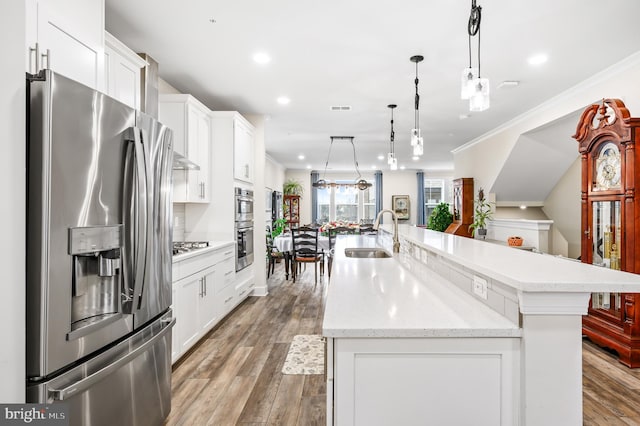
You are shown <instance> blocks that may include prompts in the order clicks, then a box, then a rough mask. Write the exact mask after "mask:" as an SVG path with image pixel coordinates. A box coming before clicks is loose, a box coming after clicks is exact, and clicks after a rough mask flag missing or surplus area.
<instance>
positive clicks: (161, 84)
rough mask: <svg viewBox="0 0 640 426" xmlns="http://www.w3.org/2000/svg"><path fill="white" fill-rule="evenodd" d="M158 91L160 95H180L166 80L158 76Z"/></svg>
mask: <svg viewBox="0 0 640 426" xmlns="http://www.w3.org/2000/svg"><path fill="white" fill-rule="evenodd" d="M158 93H159V94H160V95H180V94H181V93H180V91H179V90H178V89H176V88H175V87H173V86H172V85H171V84H169V83H168V82H167V81H166V80H163V79H162V78H160V77H158Z"/></svg>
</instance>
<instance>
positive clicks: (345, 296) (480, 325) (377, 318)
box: [323, 236, 521, 338]
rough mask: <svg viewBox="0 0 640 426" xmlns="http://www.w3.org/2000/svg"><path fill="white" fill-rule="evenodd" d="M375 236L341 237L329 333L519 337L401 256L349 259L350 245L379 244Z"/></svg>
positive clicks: (518, 332) (327, 307) (330, 291)
mask: <svg viewBox="0 0 640 426" xmlns="http://www.w3.org/2000/svg"><path fill="white" fill-rule="evenodd" d="M375 246H376V238H375V237H372V236H339V237H338V239H337V242H336V249H335V259H334V261H333V269H332V272H331V281H330V283H329V288H328V291H327V300H326V305H325V312H324V322H323V334H324V335H325V336H327V337H356V338H357V337H519V336H520V335H521V330H520V329H519V328H518V326H517V325H516V324H513V323H512V322H511V321H509V320H508V319H506V318H505V317H503V316H502V315H500V314H498V313H496V312H494V311H493V310H491V309H490V308H489V307H487V306H485V305H483V304H482V303H479V302H478V301H476V300H474V299H473V296H471V295H469V294H467V293H465V292H464V291H462V290H460V289H459V288H457V287H456V286H454V285H451V284H450V283H448V282H446V281H445V280H444V279H443V278H442V277H440V276H439V275H437V274H436V273H435V272H434V273H433V274H429V275H427V276H421V277H417V276H415V275H413V274H412V273H411V272H409V271H407V270H406V269H405V268H404V267H403V266H402V265H401V263H400V262H399V261H398V259H397V256H401V255H399V254H396V255H394V256H395V257H391V258H382V259H380V258H379V259H362V258H348V257H346V256H345V254H344V249H345V248H346V247H375Z"/></svg>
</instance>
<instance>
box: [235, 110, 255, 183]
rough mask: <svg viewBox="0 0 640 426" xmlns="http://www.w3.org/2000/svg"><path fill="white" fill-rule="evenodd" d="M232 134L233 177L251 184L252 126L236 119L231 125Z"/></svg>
mask: <svg viewBox="0 0 640 426" xmlns="http://www.w3.org/2000/svg"><path fill="white" fill-rule="evenodd" d="M233 133H234V141H233V177H234V178H235V179H237V180H240V181H243V182H247V183H253V177H254V164H253V145H254V144H253V126H251V125H250V124H249V123H247V122H246V121H245V120H244V119H242V120H241V119H239V118H238V119H236V120H235V121H234V123H233Z"/></svg>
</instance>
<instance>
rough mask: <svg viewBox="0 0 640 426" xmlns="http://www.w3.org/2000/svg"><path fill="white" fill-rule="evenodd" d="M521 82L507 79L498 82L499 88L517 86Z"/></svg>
mask: <svg viewBox="0 0 640 426" xmlns="http://www.w3.org/2000/svg"><path fill="white" fill-rule="evenodd" d="M519 84H520V82H519V81H518V80H505V81H503V82H502V83H500V84H498V89H503V88H506V89H508V88H509V87H516V86H518V85H519Z"/></svg>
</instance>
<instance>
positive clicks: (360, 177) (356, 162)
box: [348, 136, 362, 180]
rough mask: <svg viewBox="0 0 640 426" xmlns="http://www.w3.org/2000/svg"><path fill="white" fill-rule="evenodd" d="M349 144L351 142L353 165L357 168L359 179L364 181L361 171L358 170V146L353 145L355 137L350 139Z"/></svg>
mask: <svg viewBox="0 0 640 426" xmlns="http://www.w3.org/2000/svg"><path fill="white" fill-rule="evenodd" d="M348 139H349V142H351V148H353V164H354V166H355V167H356V173H358V179H357V180H360V179H362V175H361V174H360V169H359V168H358V159H357V158H356V145H355V144H354V143H353V136H351V137H349V138H348Z"/></svg>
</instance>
